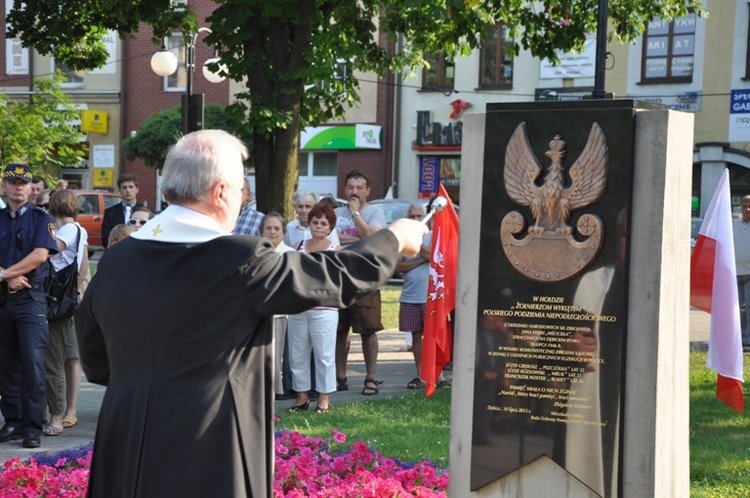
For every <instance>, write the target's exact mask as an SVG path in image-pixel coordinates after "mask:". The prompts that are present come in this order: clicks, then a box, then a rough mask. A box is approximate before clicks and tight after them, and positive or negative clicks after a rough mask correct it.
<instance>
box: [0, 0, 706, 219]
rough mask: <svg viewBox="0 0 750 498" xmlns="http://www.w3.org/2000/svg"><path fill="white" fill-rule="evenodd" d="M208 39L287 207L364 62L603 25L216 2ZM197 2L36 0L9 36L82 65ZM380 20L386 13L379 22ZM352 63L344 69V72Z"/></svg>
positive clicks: (545, 9)
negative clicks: (308, 131)
mask: <svg viewBox="0 0 750 498" xmlns="http://www.w3.org/2000/svg"><path fill="white" fill-rule="evenodd" d="M214 1H215V2H216V9H215V10H214V11H213V13H212V14H211V15H210V16H209V17H208V18H207V22H208V23H209V24H210V28H211V30H212V31H213V32H212V33H211V34H210V35H208V36H207V37H206V38H205V42H206V43H208V44H209V45H213V46H214V47H215V48H216V49H217V50H218V51H219V53H220V54H221V62H222V63H223V64H225V65H226V66H227V71H228V76H229V77H230V78H232V79H233V80H235V81H240V82H244V83H245V85H246V91H245V92H242V93H240V94H239V95H238V96H237V97H238V99H239V100H238V101H237V103H236V104H234V106H235V107H236V109H235V111H234V112H236V113H237V114H243V115H246V116H247V119H248V124H249V126H250V128H251V129H252V130H253V134H254V140H255V147H254V153H253V155H254V162H255V167H256V174H257V178H258V181H260V182H261V184H263V185H265V186H266V188H264V189H260V190H259V191H258V193H257V194H258V206H259V208H260V209H261V210H264V211H265V210H268V209H271V208H279V207H282V208H284V214H285V215H286V216H287V217H291V216H292V214H293V213H292V212H291V202H290V200H291V194H292V192H293V190H294V188H295V182H296V179H297V178H298V164H297V160H298V153H299V134H300V131H301V130H302V129H303V128H304V127H305V126H310V125H317V124H320V123H322V122H327V121H330V120H332V119H334V118H337V117H341V116H343V115H344V114H345V113H346V110H347V109H348V108H349V107H351V106H354V105H356V103H357V102H358V100H359V96H358V93H357V92H358V89H359V81H358V79H357V76H356V74H357V73H356V72H357V71H364V72H374V73H376V74H377V75H378V76H379V77H382V78H385V77H387V76H388V72H389V71H397V70H400V69H410V68H412V69H413V68H414V67H416V66H418V65H423V64H424V63H425V61H424V59H423V55H424V54H429V53H433V54H434V53H438V52H443V53H445V54H446V55H448V56H455V55H457V54H465V53H467V52H468V51H469V49H470V48H472V47H477V46H478V45H479V43H480V41H481V37H482V36H481V35H482V34H483V33H484V31H485V27H486V26H488V25H494V24H496V23H498V22H501V21H502V22H504V23H505V24H506V25H507V26H508V28H509V29H510V32H511V34H512V36H513V37H514V40H515V47H514V48H515V50H516V51H518V50H520V48H524V49H528V50H529V51H531V53H532V54H533V55H535V56H538V57H547V58H550V59H553V60H555V59H556V56H555V50H565V51H567V50H571V49H582V47H583V43H584V40H585V35H586V33H587V32H595V31H596V17H597V6H598V4H599V3H600V2H599V0H543V1H540V2H529V1H528V0H484V1H482V0H359V1H356V2H355V1H341V2H333V1H330V0H214ZM607 3H608V5H609V21H610V25H611V26H612V27H613V31H612V33H611V35H610V36H611V37H615V38H617V39H619V40H632V39H633V38H634V37H635V36H636V35H638V34H639V33H640V32H641V31H642V30H643V29H644V26H645V22H646V21H648V20H649V19H651V18H653V17H655V16H660V17H662V18H665V19H672V18H673V17H675V16H680V15H683V14H685V13H686V12H687V11H688V9H689V8H694V9H695V10H696V11H698V12H699V13H703V11H702V10H701V4H700V0H659V1H654V0H608V2H607ZM189 8H190V7H189V4H178V5H177V6H172V2H169V1H167V0H159V1H146V0H137V1H132V2H122V1H121V0H99V1H96V2H92V1H90V0H27V1H24V2H16V3H15V4H14V7H13V9H12V10H11V12H10V15H9V17H8V20H9V22H10V24H11V28H10V30H9V32H8V36H11V37H12V36H16V35H18V36H20V37H21V39H22V40H23V42H24V44H25V45H26V46H29V45H33V46H34V47H35V48H36V49H37V50H38V51H39V52H41V53H42V54H52V55H54V56H55V57H56V58H57V59H59V60H61V61H63V62H65V63H67V64H68V65H69V66H70V67H72V68H82V69H87V68H91V67H97V66H101V65H102V64H103V63H104V62H105V59H106V57H105V55H104V54H103V44H102V42H101V37H102V34H103V33H104V32H105V31H104V30H106V29H113V30H117V31H118V32H119V33H120V34H121V35H128V34H131V33H133V32H135V31H137V30H138V25H139V23H140V22H144V23H147V24H150V25H152V26H153V28H154V41H155V42H156V43H158V42H159V39H160V38H161V37H162V36H164V35H165V34H166V33H168V32H169V31H170V30H175V29H181V30H183V32H185V33H188V32H191V31H194V30H195V29H196V27H197V24H196V19H195V16H194V15H193V13H192V12H190V10H189ZM376 21H377V22H376ZM380 33H382V34H384V35H385V36H386V37H387V38H388V39H389V40H391V41H395V40H397V38H398V37H399V36H403V38H404V40H405V43H403V44H399V45H398V47H397V49H396V50H390V48H389V47H383V46H381V45H380V44H379V43H378V42H379V40H378V35H379V34H380ZM341 65H343V66H345V67H346V71H345V72H344V73H343V74H342V73H341V72H340V71H337V69H338V68H340V67H341Z"/></svg>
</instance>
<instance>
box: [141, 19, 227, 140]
mask: <svg viewBox="0 0 750 498" xmlns="http://www.w3.org/2000/svg"><path fill="white" fill-rule="evenodd" d="M200 33H209V34H210V33H211V30H210V29H208V28H198V31H196V32H190V33H188V34H186V35H185V73H186V76H187V82H186V84H185V94H184V95H183V96H182V133H183V135H185V134H188V133H190V132H193V131H197V130H202V129H203V98H204V97H203V94H202V93H198V94H193V73H194V72H195V42H196V41H197V40H198V35H199V34H200ZM218 61H219V57H218V55H217V54H216V53H214V56H213V57H211V58H209V59H207V60H206V62H205V63H204V64H203V76H204V77H205V78H206V79H207V80H208V81H209V82H211V83H220V82H222V81H224V76H221V75H220V74H219V73H218V72H216V73H215V72H212V71H211V70H210V69H208V67H207V66H208V65H209V64H213V63H216V62H218ZM177 66H178V62H177V57H176V56H175V55H174V54H173V53H172V52H171V51H169V50H167V48H166V47H165V46H164V45H162V48H161V50H159V51H158V52H156V53H155V54H154V55H153V56H152V57H151V69H152V70H153V71H154V73H156V74H157V75H159V76H169V75H170V74H174V72H175V71H177ZM222 70H223V71H225V72H226V66H224V65H221V66H220V67H219V71H222Z"/></svg>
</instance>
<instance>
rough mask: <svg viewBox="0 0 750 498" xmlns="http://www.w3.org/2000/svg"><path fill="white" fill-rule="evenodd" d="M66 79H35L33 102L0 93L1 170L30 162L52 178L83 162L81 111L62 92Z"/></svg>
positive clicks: (56, 77) (61, 76)
mask: <svg viewBox="0 0 750 498" xmlns="http://www.w3.org/2000/svg"><path fill="white" fill-rule="evenodd" d="M65 81H66V79H65V76H63V74H62V73H61V72H57V73H56V74H55V75H54V76H53V77H52V78H38V79H36V80H34V93H33V94H32V96H31V102H28V101H25V102H24V101H16V100H10V99H9V98H8V96H7V95H6V94H0V168H2V169H5V166H6V165H7V164H9V163H14V162H17V163H28V164H29V165H30V166H31V168H32V169H33V170H34V172H35V173H37V174H40V175H43V176H48V177H50V176H52V174H53V173H55V174H56V173H57V171H53V170H56V169H58V168H61V167H64V166H70V165H78V164H80V163H81V161H83V156H84V153H85V152H86V151H85V149H84V148H82V147H81V145H80V144H81V138H82V135H81V131H80V130H79V129H78V128H77V127H76V126H75V125H73V124H72V123H73V121H74V120H76V119H80V117H81V115H80V111H79V110H78V109H76V108H75V107H73V106H72V105H71V103H70V97H69V96H68V95H67V94H66V93H64V92H63V91H62V88H61V84H62V83H63V82H65Z"/></svg>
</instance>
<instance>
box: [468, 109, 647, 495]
mask: <svg viewBox="0 0 750 498" xmlns="http://www.w3.org/2000/svg"><path fill="white" fill-rule="evenodd" d="M636 106H640V103H638V104H636V103H635V102H633V101H608V102H601V101H599V102H593V101H583V102H575V103H544V104H532V103H528V104H526V103H524V104H490V105H488V108H487V116H486V130H487V131H486V137H485V160H484V173H483V182H482V188H483V197H482V198H483V204H482V211H481V213H482V215H481V216H482V218H481V236H480V250H479V266H480V274H479V277H478V295H479V302H478V316H477V344H476V368H475V381H474V400H475V404H474V420H473V446H472V471H471V488H472V490H475V489H478V488H479V487H481V486H483V485H485V484H487V483H489V482H492V481H493V480H495V479H497V478H499V477H502V476H503V475H506V474H508V473H510V472H512V471H514V470H516V469H518V468H520V467H522V466H523V465H525V464H526V463H529V462H531V461H533V460H535V459H537V458H539V457H540V456H542V455H547V456H548V457H550V458H552V459H553V460H554V461H555V462H556V463H558V464H559V465H560V466H561V467H563V468H565V469H566V470H567V471H568V472H570V473H571V474H573V475H574V476H576V477H577V478H578V479H579V480H581V481H582V482H583V483H584V484H586V485H587V486H589V487H590V488H591V489H592V490H594V491H595V492H597V493H599V494H600V495H601V496H617V489H618V479H619V470H618V454H619V451H620V429H621V427H620V420H621V417H620V413H621V411H622V403H621V393H622V392H623V375H622V373H621V371H622V364H623V363H622V361H623V358H622V356H623V353H624V351H625V348H624V344H625V343H624V341H625V339H626V337H625V330H626V319H627V317H626V310H627V302H626V297H627V280H628V279H627V266H628V260H627V240H628V236H627V235H628V207H629V202H630V189H631V184H632V178H631V176H632V175H631V171H632V161H633V140H634V121H635V120H634V115H635V112H636V110H637V107H636ZM545 156H547V157H548V158H549V160H547V161H546V162H547V165H546V167H545V166H542V164H543V163H542V162H541V161H540V160H538V159H537V158H542V157H545ZM566 156H567V157H566ZM568 163H569V164H570V165H569V166H568V165H567V164H568Z"/></svg>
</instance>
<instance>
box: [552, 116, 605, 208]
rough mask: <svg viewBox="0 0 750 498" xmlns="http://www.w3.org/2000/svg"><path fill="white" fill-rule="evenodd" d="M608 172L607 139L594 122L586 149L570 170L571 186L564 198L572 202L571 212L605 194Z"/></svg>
mask: <svg viewBox="0 0 750 498" xmlns="http://www.w3.org/2000/svg"><path fill="white" fill-rule="evenodd" d="M608 170H609V147H607V137H605V136H604V131H603V130H602V128H601V126H599V123H597V122H596V121H594V124H593V125H592V126H591V133H589V139H588V142H586V147H584V149H583V152H581V155H580V156H579V157H578V159H576V162H575V164H573V166H571V168H570V170H569V174H570V180H571V185H570V187H568V188H566V189H565V191H564V193H563V197H564V198H566V199H568V201H569V202H570V205H569V209H570V210H573V209H579V208H582V207H584V206H587V205H589V204H591V203H592V202H594V201H596V200H597V199H599V197H601V196H602V195H603V194H604V190H605V189H606V188H607V172H608Z"/></svg>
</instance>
